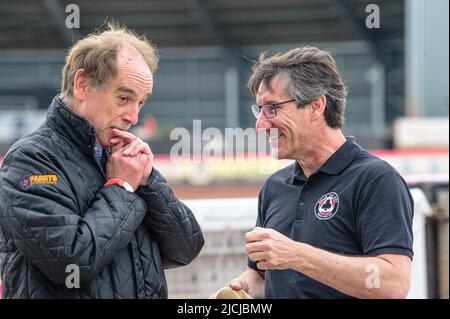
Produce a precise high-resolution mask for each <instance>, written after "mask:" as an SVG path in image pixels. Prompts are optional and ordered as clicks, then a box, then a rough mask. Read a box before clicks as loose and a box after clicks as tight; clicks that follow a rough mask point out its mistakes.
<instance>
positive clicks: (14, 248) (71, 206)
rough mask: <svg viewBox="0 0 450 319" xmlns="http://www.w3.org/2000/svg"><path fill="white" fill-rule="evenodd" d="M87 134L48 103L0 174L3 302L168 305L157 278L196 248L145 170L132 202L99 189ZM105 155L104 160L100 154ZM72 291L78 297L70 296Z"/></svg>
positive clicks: (174, 203)
mask: <svg viewBox="0 0 450 319" xmlns="http://www.w3.org/2000/svg"><path fill="white" fill-rule="evenodd" d="M94 148H95V133H94V129H93V127H92V126H91V125H90V124H89V123H88V122H87V121H86V120H84V119H83V118H80V117H79V116H77V115H76V114H74V113H73V112H72V111H71V110H70V109H69V108H67V107H66V106H65V105H64V104H63V103H62V102H61V101H60V100H59V99H58V98H57V97H55V99H54V100H53V102H52V104H51V105H50V108H49V111H48V115H47V120H46V121H45V123H43V124H42V125H41V126H40V127H39V128H38V129H37V130H36V131H34V132H33V133H31V134H29V135H28V136H26V137H24V138H22V139H21V140H19V141H18V142H16V143H15V144H14V145H13V146H12V147H11V149H10V150H9V151H8V153H7V155H6V156H5V159H4V163H3V165H2V168H1V171H0V273H1V274H2V281H3V293H2V294H3V296H2V298H108V299H109V298H111V299H112V298H114V299H115V298H140V299H141V298H142V299H145V298H167V294H168V292H167V284H166V280H165V276H164V268H171V267H177V266H183V265H186V264H188V263H189V262H191V261H192V260H193V259H194V258H195V257H196V256H197V255H198V253H199V252H200V250H201V248H202V246H203V244H204V239H203V235H202V232H201V229H200V226H199V224H198V223H197V221H196V219H195V217H194V215H193V214H192V212H191V210H190V209H189V208H188V207H187V206H186V205H184V204H183V203H182V202H181V201H179V200H178V199H177V198H176V197H175V196H174V194H173V192H172V190H171V188H170V186H169V185H168V184H167V182H166V180H165V179H164V177H163V176H162V175H161V174H160V173H159V172H158V171H157V170H156V169H155V168H154V169H153V171H152V174H151V176H150V178H149V181H148V183H147V185H144V186H140V187H139V188H138V189H137V190H136V192H135V193H131V192H129V191H127V190H125V189H123V188H122V187H120V186H118V185H109V186H106V187H104V186H103V184H104V183H105V175H104V173H103V171H104V168H105V165H106V161H107V155H108V154H106V155H105V156H104V157H103V165H102V166H103V169H102V167H101V166H100V165H99V164H98V163H97V162H96V161H95V157H94ZM105 153H106V152H105ZM77 287H79V288H77Z"/></svg>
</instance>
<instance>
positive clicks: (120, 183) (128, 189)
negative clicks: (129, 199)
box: [103, 178, 134, 193]
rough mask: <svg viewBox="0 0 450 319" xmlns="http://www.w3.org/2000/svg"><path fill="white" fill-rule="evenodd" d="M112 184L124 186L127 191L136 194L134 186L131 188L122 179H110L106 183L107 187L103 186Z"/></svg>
mask: <svg viewBox="0 0 450 319" xmlns="http://www.w3.org/2000/svg"><path fill="white" fill-rule="evenodd" d="M112 184H118V185H119V186H122V187H123V188H125V189H126V190H127V191H129V192H132V193H134V188H133V186H131V185H130V184H128V183H127V182H126V181H124V180H123V179H120V178H110V179H108V180H107V181H106V183H105V185H103V186H107V185H112Z"/></svg>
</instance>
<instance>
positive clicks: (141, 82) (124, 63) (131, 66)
mask: <svg viewBox="0 0 450 319" xmlns="http://www.w3.org/2000/svg"><path fill="white" fill-rule="evenodd" d="M117 71H118V73H117V76H118V82H119V85H131V86H133V87H135V88H136V89H139V90H144V91H145V92H148V93H149V94H151V91H152V88H153V74H152V72H151V71H150V68H149V66H148V65H147V62H146V61H145V59H144V57H143V56H142V55H141V53H140V52H139V51H138V50H137V49H136V48H134V47H133V46H131V45H124V46H122V47H121V48H119V50H118V52H117Z"/></svg>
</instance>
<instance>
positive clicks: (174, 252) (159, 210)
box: [137, 168, 204, 268]
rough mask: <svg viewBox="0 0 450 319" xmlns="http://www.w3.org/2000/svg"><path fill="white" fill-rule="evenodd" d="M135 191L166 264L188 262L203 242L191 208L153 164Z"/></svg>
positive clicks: (173, 264) (197, 252)
mask: <svg viewBox="0 0 450 319" xmlns="http://www.w3.org/2000/svg"><path fill="white" fill-rule="evenodd" d="M137 194H138V195H139V196H141V197H142V198H143V199H144V201H145V202H146V204H147V214H146V215H145V217H144V224H145V225H146V226H147V228H148V229H149V230H150V231H151V232H152V234H153V236H155V238H156V241H157V243H158V248H159V250H160V254H161V257H162V260H163V263H164V267H165V268H172V267H178V266H183V265H187V264H188V263H190V262H191V261H192V260H193V259H194V258H195V257H196V256H197V255H198V254H199V253H200V250H201V248H202V247H203V244H204V239H203V234H202V231H201V229H200V226H199V224H198V222H197V220H196V219H195V217H194V215H193V213H192V212H191V210H190V209H189V208H188V207H187V206H186V205H185V204H183V203H182V202H181V201H179V200H178V199H177V198H176V197H175V195H174V193H173V191H172V189H171V188H170V186H169V184H168V183H167V181H166V180H165V178H164V177H163V176H162V175H161V174H160V173H159V172H158V171H157V170H156V169H155V168H153V171H152V174H151V175H150V178H149V181H148V183H147V185H145V186H140V187H139V188H138V189H137Z"/></svg>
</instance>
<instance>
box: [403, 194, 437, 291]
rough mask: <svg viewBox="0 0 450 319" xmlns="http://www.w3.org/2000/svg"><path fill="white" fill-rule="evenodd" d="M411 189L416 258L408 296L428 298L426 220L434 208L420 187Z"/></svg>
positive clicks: (413, 263) (412, 267)
mask: <svg viewBox="0 0 450 319" xmlns="http://www.w3.org/2000/svg"><path fill="white" fill-rule="evenodd" d="M410 191H411V195H412V197H413V198H414V219H413V234H414V244H413V250H414V258H413V261H412V265H411V284H410V287H409V292H408V297H407V298H409V299H427V298H428V269H427V245H426V227H425V221H426V217H427V216H431V215H432V213H433V210H432V209H431V206H430V203H429V202H428V200H427V198H426V196H425V194H424V193H423V191H422V190H421V189H420V188H412V189H410Z"/></svg>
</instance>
